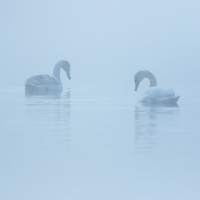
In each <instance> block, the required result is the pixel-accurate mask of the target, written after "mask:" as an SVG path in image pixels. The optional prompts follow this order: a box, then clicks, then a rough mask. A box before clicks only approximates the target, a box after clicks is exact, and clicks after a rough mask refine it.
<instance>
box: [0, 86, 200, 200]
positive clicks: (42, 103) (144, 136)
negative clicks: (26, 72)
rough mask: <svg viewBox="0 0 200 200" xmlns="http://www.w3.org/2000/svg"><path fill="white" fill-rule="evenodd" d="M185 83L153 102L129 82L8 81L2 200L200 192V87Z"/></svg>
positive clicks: (0, 101)
mask: <svg viewBox="0 0 200 200" xmlns="http://www.w3.org/2000/svg"><path fill="white" fill-rule="evenodd" d="M177 90H178V92H179V94H181V98H180V102H179V105H178V106H177V107H152V106H143V105H141V104H139V103H137V98H138V96H137V95H136V94H135V92H134V90H129V89H117V88H115V89H113V88H110V89H109V88H107V89H106V90H105V89H102V88H98V87H90V88H73V89H72V88H68V89H66V90H64V91H63V93H62V94H60V95H40V96H39V95H38V96H30V95H29V96H27V95H25V94H24V88H20V87H19V88H0V110H1V115H0V134H1V140H0V159H1V164H0V179H1V181H0V188H1V200H12V199H15V200H16V199H20V200H27V199H29V200H36V199H37V200H45V199H48V200H55V199H56V200H63V199H70V200H71V199H72V200H79V199H80V200H83V199H86V200H94V199H95V200H111V199H113V200H122V199H123V200H124V199H126V200H133V199H137V200H147V199H153V200H157V199H158V200H160V199H162V200H165V199H166V200H169V199H170V200H179V199H180V200H184V199H187V200H188V199H194V200H196V199H200V191H199V188H200V156H199V155H200V88H176V90H175V91H177ZM194 94H196V95H195V98H194Z"/></svg>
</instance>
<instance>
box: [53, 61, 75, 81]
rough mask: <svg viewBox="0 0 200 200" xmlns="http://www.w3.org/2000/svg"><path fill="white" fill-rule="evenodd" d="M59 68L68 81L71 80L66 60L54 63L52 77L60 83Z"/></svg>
mask: <svg viewBox="0 0 200 200" xmlns="http://www.w3.org/2000/svg"><path fill="white" fill-rule="evenodd" d="M60 68H62V69H63V70H64V71H65V72H66V74H67V77H68V79H69V80H70V79H71V76H70V64H69V62H68V61H66V60H60V61H59V62H57V63H56V65H55V67H54V70H53V75H54V76H55V77H56V78H57V79H58V80H59V81H60Z"/></svg>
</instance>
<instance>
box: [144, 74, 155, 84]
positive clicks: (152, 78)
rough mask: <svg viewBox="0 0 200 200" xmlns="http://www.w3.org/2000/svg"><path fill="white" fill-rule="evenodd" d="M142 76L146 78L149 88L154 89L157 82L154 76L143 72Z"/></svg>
mask: <svg viewBox="0 0 200 200" xmlns="http://www.w3.org/2000/svg"><path fill="white" fill-rule="evenodd" d="M144 74H145V75H146V77H144V78H148V79H149V81H150V87H155V86H157V81H156V78H155V76H154V75H153V74H152V73H151V72H149V71H144Z"/></svg>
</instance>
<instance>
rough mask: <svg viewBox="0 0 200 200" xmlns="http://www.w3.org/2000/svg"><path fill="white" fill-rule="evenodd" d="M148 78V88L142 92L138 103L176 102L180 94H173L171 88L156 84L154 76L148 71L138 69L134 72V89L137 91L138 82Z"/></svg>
mask: <svg viewBox="0 0 200 200" xmlns="http://www.w3.org/2000/svg"><path fill="white" fill-rule="evenodd" d="M144 78H148V79H149V80H150V88H149V89H148V90H147V91H146V92H145V93H144V95H143V97H142V98H141V99H140V100H139V102H140V103H147V104H176V103H177V101H178V99H179V97H180V96H175V93H174V91H173V90H172V89H171V88H162V87H158V86H157V81H156V78H155V76H154V75H153V74H152V73H151V72H149V71H139V72H137V73H136V74H135V77H134V81H135V91H137V89H138V86H139V84H140V82H141V81H142V80H143V79H144Z"/></svg>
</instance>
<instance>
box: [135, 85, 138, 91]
mask: <svg viewBox="0 0 200 200" xmlns="http://www.w3.org/2000/svg"><path fill="white" fill-rule="evenodd" d="M138 86H139V83H135V91H137V89H138Z"/></svg>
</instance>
